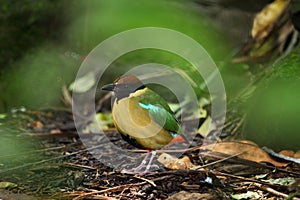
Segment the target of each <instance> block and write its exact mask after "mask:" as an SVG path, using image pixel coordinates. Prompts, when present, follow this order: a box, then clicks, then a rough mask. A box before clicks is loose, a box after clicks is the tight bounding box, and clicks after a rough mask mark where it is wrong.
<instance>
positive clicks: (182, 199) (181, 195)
mask: <svg viewBox="0 0 300 200" xmlns="http://www.w3.org/2000/svg"><path fill="white" fill-rule="evenodd" d="M189 199H206V200H213V199H216V196H214V195H212V194H209V193H195V192H193V193H191V192H186V191H181V192H178V193H176V194H173V195H172V196H170V197H169V198H168V199H167V200H189Z"/></svg>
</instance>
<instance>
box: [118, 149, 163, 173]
mask: <svg viewBox="0 0 300 200" xmlns="http://www.w3.org/2000/svg"><path fill="white" fill-rule="evenodd" d="M150 154H151V157H150V159H149V162H148V164H147V160H148V158H149V155H150ZM155 155H156V151H151V152H149V153H148V154H147V155H146V157H145V158H144V159H143V161H142V162H141V164H140V165H139V166H137V167H135V168H133V169H131V170H125V169H124V170H122V171H121V172H122V173H126V174H136V175H138V176H142V175H144V174H147V173H149V172H150V169H151V167H157V168H159V167H158V166H157V165H152V161H153V159H154V157H155ZM146 164H147V165H146Z"/></svg>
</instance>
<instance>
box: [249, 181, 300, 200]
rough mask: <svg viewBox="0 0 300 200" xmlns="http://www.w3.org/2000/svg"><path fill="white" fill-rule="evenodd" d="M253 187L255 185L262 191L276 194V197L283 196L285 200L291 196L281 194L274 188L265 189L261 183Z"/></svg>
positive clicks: (297, 199) (294, 199) (294, 198)
mask: <svg viewBox="0 0 300 200" xmlns="http://www.w3.org/2000/svg"><path fill="white" fill-rule="evenodd" d="M253 185H255V186H256V187H258V188H259V189H261V190H264V191H266V192H269V193H271V194H274V195H276V196H281V197H284V198H287V197H289V195H287V194H285V193H282V192H279V191H277V190H274V189H273V188H270V187H265V186H263V185H262V184H260V183H253ZM293 200H300V198H297V197H293Z"/></svg>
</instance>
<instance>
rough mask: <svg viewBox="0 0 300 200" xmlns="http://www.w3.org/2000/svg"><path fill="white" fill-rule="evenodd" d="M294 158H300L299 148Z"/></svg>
mask: <svg viewBox="0 0 300 200" xmlns="http://www.w3.org/2000/svg"><path fill="white" fill-rule="evenodd" d="M294 158H300V150H298V151H297V152H296V153H295V154H294Z"/></svg>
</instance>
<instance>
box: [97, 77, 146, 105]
mask: <svg viewBox="0 0 300 200" xmlns="http://www.w3.org/2000/svg"><path fill="white" fill-rule="evenodd" d="M143 88H145V86H144V85H143V83H142V82H141V81H140V80H139V79H138V78H137V77H135V76H131V75H125V76H120V77H118V78H117V79H116V80H115V81H114V82H113V83H111V84H107V85H105V86H103V87H102V88H101V89H102V90H107V91H113V92H114V93H115V96H116V97H117V99H118V100H120V99H122V98H125V97H128V96H129V95H130V94H131V93H134V92H135V91H137V90H139V89H143Z"/></svg>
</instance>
